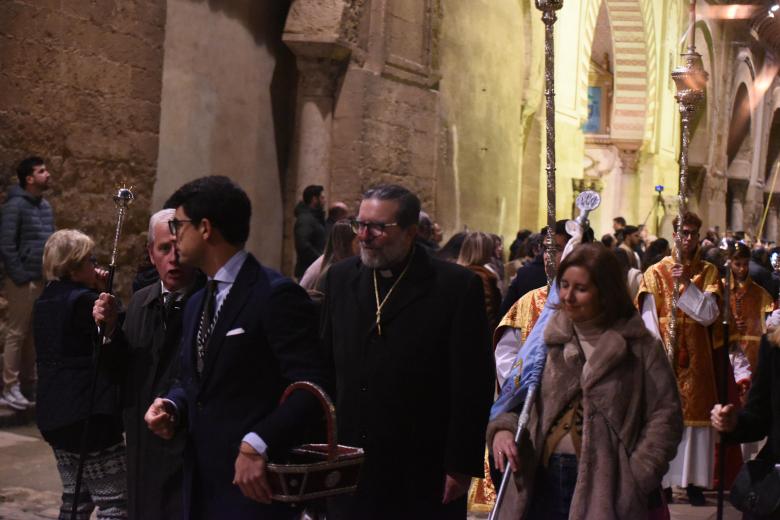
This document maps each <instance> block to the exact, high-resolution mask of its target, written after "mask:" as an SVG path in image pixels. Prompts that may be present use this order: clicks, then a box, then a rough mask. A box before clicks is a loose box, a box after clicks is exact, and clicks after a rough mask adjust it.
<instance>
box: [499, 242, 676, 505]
mask: <svg viewBox="0 0 780 520" xmlns="http://www.w3.org/2000/svg"><path fill="white" fill-rule="evenodd" d="M619 273H620V264H619V263H618V260H617V258H616V257H615V255H614V253H612V252H610V251H609V250H607V249H606V248H605V247H603V246H602V245H601V244H583V245H581V246H579V247H577V248H576V249H575V250H574V251H572V253H571V254H570V255H569V256H567V257H566V258H565V259H564V261H563V262H562V263H561V265H560V268H559V270H558V275H557V277H556V280H557V283H558V288H559V289H558V290H559V295H560V301H561V303H560V307H559V309H558V310H557V311H556V312H555V314H554V315H553V316H552V317H551V318H550V320H549V322H548V324H547V328H546V329H545V332H544V339H545V342H546V344H547V347H548V354H547V363H546V366H545V369H544V374H543V377H542V383H541V389H540V392H539V394H538V395H537V401H536V403H534V407H533V411H532V413H531V417H530V420H529V422H528V429H527V431H526V432H525V434H524V436H523V439H522V441H521V442H520V447H519V449H518V447H517V446H516V445H515V442H514V435H515V428H516V425H517V414H515V413H506V414H502V415H500V416H498V417H497V418H496V419H495V420H494V421H492V422H491V423H490V424H489V426H488V445H489V446H491V447H492V451H493V456H494V457H495V460H496V463H497V465H498V467H499V469H501V470H503V468H504V465H505V464H506V462H507V461H508V463H509V466H510V467H511V469H512V471H513V472H514V485H510V486H509V489H508V493H507V495H506V498H505V501H504V503H503V506H502V509H501V513H500V518H501V519H502V520H503V519H513V520H515V519H521V518H531V519H535V518H539V519H542V518H543V519H548V518H551V519H586V518H587V519H594V518H598V519H602V518H603V519H612V518H614V519H644V518H647V517H648V512H649V511H651V510H655V509H657V508H658V507H659V506H660V505H661V504H662V502H661V497H660V484H661V478H662V477H663V475H664V473H665V472H666V470H667V468H668V466H669V461H671V460H672V459H673V458H674V455H675V451H676V449H677V445H678V443H679V441H680V437H681V435H682V429H683V422H682V412H681V409H680V398H679V395H678V392H677V384H676V383H675V379H674V374H673V373H672V369H671V366H670V364H669V362H668V361H667V359H666V354H665V352H664V349H663V347H662V345H661V343H660V341H659V340H657V339H656V338H655V337H653V336H652V335H651V334H650V332H648V330H647V329H646V328H645V326H644V323H643V322H642V319H641V318H640V316H639V315H638V314H637V312H636V309H635V308H634V306H633V304H632V302H631V299H630V297H629V295H628V289H627V287H626V281H625V278H624V277H622V276H618V274H619Z"/></svg>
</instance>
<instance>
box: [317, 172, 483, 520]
mask: <svg viewBox="0 0 780 520" xmlns="http://www.w3.org/2000/svg"><path fill="white" fill-rule="evenodd" d="M419 211H420V202H419V199H418V198H417V197H416V196H415V195H414V194H412V193H411V192H409V191H408V190H406V189H405V188H402V187H400V186H394V185H385V186H379V187H376V188H373V189H371V190H369V191H368V192H367V193H366V194H365V195H364V197H363V201H362V202H361V204H360V211H359V214H358V217H357V219H356V220H355V221H354V223H353V226H354V228H355V230H356V232H357V234H358V238H359V240H360V248H361V253H360V257H359V258H358V257H356V258H352V259H348V260H344V261H343V262H341V263H338V264H336V265H334V266H332V267H331V268H330V270H329V272H328V277H327V286H326V290H325V294H326V297H325V306H324V309H323V312H324V314H323V320H324V323H323V335H324V347H325V350H326V356H327V357H328V358H329V360H330V363H331V364H332V366H333V368H334V369H335V379H336V394H335V401H336V410H337V414H338V434H339V442H341V443H344V444H348V445H353V446H360V447H363V448H364V449H365V453H366V458H365V463H364V466H363V469H362V474H361V479H360V482H359V484H358V489H357V492H356V494H355V495H354V496H351V497H346V498H338V499H333V500H331V501H330V503H329V509H328V519H329V520H330V519H334V520H342V519H350V520H352V519H366V518H371V519H379V520H382V519H391V518H392V519H397V518H404V519H414V518H426V519H431V518H435V519H465V518H466V493H467V490H468V486H469V483H470V481H471V477H481V476H483V460H484V454H485V427H486V425H487V421H488V415H489V411H490V405H491V403H492V400H493V388H494V366H493V360H492V352H491V348H490V340H489V336H490V331H489V330H488V324H487V318H486V316H485V307H484V297H483V292H482V283H481V282H480V279H479V278H478V277H477V276H476V275H475V274H473V273H472V272H470V271H468V270H467V269H465V268H462V267H460V266H458V265H455V264H451V263H447V262H443V261H440V260H437V259H435V258H432V257H431V256H430V255H429V254H428V253H427V252H426V251H425V250H424V249H423V248H421V247H415V246H414V238H415V235H416V223H417V221H418V214H419Z"/></svg>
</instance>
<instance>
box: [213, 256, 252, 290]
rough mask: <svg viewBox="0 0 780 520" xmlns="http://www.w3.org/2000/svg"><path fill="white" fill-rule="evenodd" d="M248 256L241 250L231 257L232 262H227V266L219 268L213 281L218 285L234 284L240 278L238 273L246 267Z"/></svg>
mask: <svg viewBox="0 0 780 520" xmlns="http://www.w3.org/2000/svg"><path fill="white" fill-rule="evenodd" d="M247 256H248V253H247V252H246V251H245V250H243V249H241V250H240V251H238V252H237V253H236V254H234V255H233V256H231V257H230V260H228V261H227V262H225V265H223V266H222V267H220V268H219V270H218V271H217V272H216V274H214V278H213V279H214V280H216V281H217V283H229V284H232V283H234V282H235V281H236V278H238V272H239V271H240V270H241V267H242V266H243V265H244V260H246V257H247Z"/></svg>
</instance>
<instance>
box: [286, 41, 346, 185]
mask: <svg viewBox="0 0 780 520" xmlns="http://www.w3.org/2000/svg"><path fill="white" fill-rule="evenodd" d="M297 64H298V73H299V80H298V116H297V122H296V125H295V138H294V142H293V157H292V169H293V171H292V174H293V178H294V179H295V194H296V197H298V196H300V194H301V193H302V192H303V189H304V188H305V187H306V186H308V185H310V184H319V185H322V186H325V187H326V191H327V189H328V181H329V179H330V151H331V124H332V121H333V105H334V93H335V89H336V85H337V83H338V78H339V76H340V72H341V70H342V64H341V63H340V62H337V61H333V60H331V59H328V58H311V57H303V56H298V59H297ZM327 196H328V193H327V192H326V197H327Z"/></svg>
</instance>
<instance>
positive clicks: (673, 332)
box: [665, 0, 709, 362]
mask: <svg viewBox="0 0 780 520" xmlns="http://www.w3.org/2000/svg"><path fill="white" fill-rule="evenodd" d="M690 13H691V15H690V25H689V28H688V33H689V42H690V43H689V45H688V50H687V51H686V52H684V53H682V60H683V63H682V65H680V66H679V67H677V68H676V69H674V70H673V71H672V79H673V80H674V85H675V87H676V89H677V94H676V95H675V99H676V100H677V102H678V103H679V104H680V116H681V122H682V146H681V147H680V185H679V193H678V196H677V204H678V206H677V208H678V210H677V213H678V217H677V219H676V225H675V229H674V243H675V246H676V247H675V249H676V252H675V261H676V262H677V263H678V264H681V265H682V263H683V251H682V236H681V228H682V217H683V215H684V214H685V213H686V212H687V211H688V193H687V192H688V146H689V144H690V142H691V123H692V122H693V118H694V116H695V115H696V111H697V110H698V108H699V105H700V104H701V101H702V100H703V99H704V88H705V86H706V85H707V78H708V77H709V74H707V71H705V70H704V65H703V63H702V60H701V54H699V53H698V52H696V36H695V24H696V1H695V0H692V1H691V4H690ZM679 300H680V283H679V282H678V281H677V280H675V282H674V291H673V292H672V312H671V316H670V317H669V340H668V341H667V343H666V345H665V347H666V355H667V356H668V357H669V361H670V362H674V359H675V356H676V354H677V306H678V303H679Z"/></svg>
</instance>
